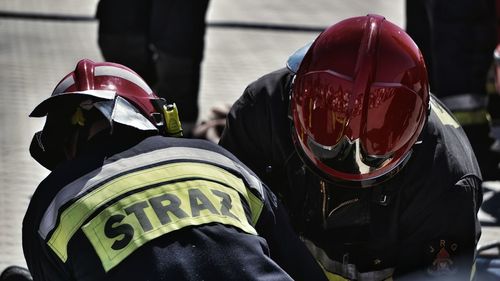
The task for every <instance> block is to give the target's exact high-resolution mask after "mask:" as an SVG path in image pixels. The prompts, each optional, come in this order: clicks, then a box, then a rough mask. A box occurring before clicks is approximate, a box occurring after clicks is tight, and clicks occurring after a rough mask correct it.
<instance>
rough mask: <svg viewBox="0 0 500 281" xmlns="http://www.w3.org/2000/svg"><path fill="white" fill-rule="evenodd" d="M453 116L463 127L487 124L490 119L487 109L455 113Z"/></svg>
mask: <svg viewBox="0 0 500 281" xmlns="http://www.w3.org/2000/svg"><path fill="white" fill-rule="evenodd" d="M453 115H454V116H455V118H457V120H458V123H460V125H462V126H466V125H475V124H485V123H488V122H489V119H490V117H489V113H488V111H487V110H486V109H481V110H476V111H455V112H453Z"/></svg>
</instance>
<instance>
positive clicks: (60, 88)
mask: <svg viewBox="0 0 500 281" xmlns="http://www.w3.org/2000/svg"><path fill="white" fill-rule="evenodd" d="M74 84H75V78H73V76H72V75H68V76H67V77H66V78H64V79H63V80H62V81H61V82H60V83H59V84H58V85H57V87H56V88H55V89H54V91H52V95H51V96H55V95H59V94H61V93H64V92H66V90H67V89H68V88H69V87H71V86H73V85H74Z"/></svg>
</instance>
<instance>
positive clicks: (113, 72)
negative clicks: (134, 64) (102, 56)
mask: <svg viewBox="0 0 500 281" xmlns="http://www.w3.org/2000/svg"><path fill="white" fill-rule="evenodd" d="M94 75H95V76H114V77H120V78H122V79H125V80H128V81H130V82H132V83H134V84H136V85H137V86H139V87H140V88H142V89H143V90H144V91H145V92H146V93H148V95H152V94H153V91H152V90H151V88H150V87H149V86H148V84H146V82H144V80H142V79H141V78H139V76H137V75H134V74H133V73H132V72H130V71H127V70H125V69H122V68H119V67H116V66H96V67H95V69H94Z"/></svg>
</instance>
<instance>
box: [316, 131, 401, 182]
mask: <svg viewBox="0 0 500 281" xmlns="http://www.w3.org/2000/svg"><path fill="white" fill-rule="evenodd" d="M307 146H308V147H309V150H310V152H311V153H312V154H313V155H314V157H315V158H316V159H317V160H318V161H320V162H321V163H322V164H324V165H326V166H327V167H329V168H331V169H333V170H336V171H339V172H343V173H348V174H355V175H362V174H367V173H373V172H374V171H377V170H379V169H381V168H384V167H386V166H387V165H389V164H390V163H391V162H392V161H391V160H392V159H393V156H394V153H389V154H386V155H368V154H367V153H366V152H365V150H364V149H363V145H362V144H361V142H360V141H359V139H356V140H354V141H351V140H349V139H348V138H347V137H344V138H342V139H341V140H340V141H339V142H338V143H337V144H335V145H333V146H324V145H322V144H319V143H317V142H315V141H314V140H313V139H312V138H311V137H309V136H308V137H307Z"/></svg>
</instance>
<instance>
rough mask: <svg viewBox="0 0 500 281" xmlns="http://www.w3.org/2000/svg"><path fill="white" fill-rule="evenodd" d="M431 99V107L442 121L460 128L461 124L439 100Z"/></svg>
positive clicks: (444, 123)
mask: <svg viewBox="0 0 500 281" xmlns="http://www.w3.org/2000/svg"><path fill="white" fill-rule="evenodd" d="M430 100H431V108H432V110H433V111H434V112H435V113H436V115H437V117H438V118H439V120H440V121H441V123H442V124H443V125H450V126H452V127H454V128H460V124H458V122H457V120H455V118H453V116H451V115H450V114H449V113H448V111H446V109H444V108H443V107H442V106H441V105H440V104H439V103H438V102H436V101H435V100H434V99H430Z"/></svg>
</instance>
